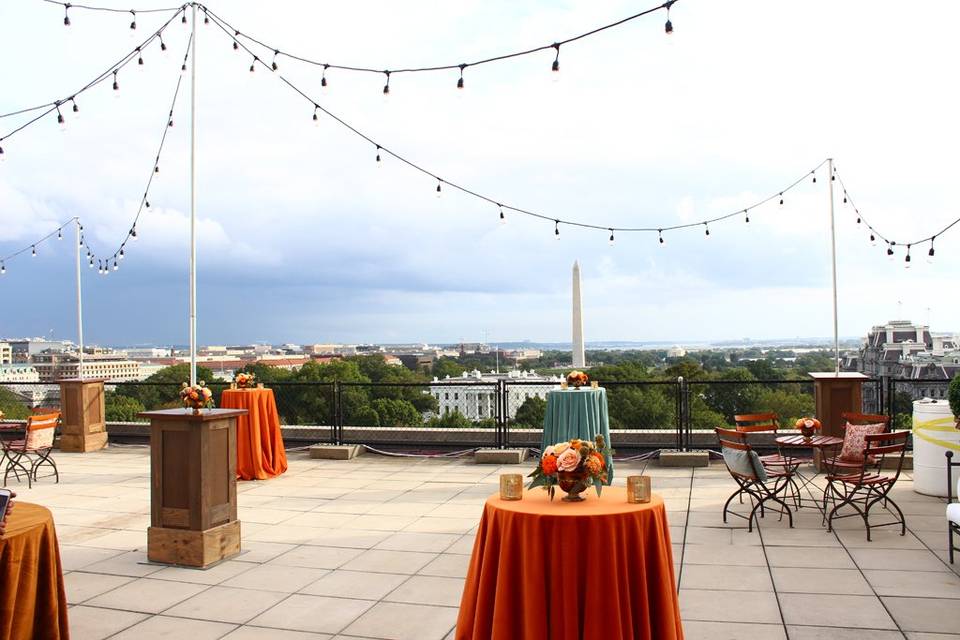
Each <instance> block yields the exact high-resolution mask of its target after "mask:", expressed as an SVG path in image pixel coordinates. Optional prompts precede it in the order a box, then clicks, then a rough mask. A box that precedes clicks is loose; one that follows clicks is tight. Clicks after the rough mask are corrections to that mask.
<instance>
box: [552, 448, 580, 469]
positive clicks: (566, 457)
mask: <svg viewBox="0 0 960 640" xmlns="http://www.w3.org/2000/svg"><path fill="white" fill-rule="evenodd" d="M579 465H580V452H579V451H577V450H576V449H573V448H570V449H567V450H566V451H564V452H563V453H561V454H560V455H559V456H557V468H558V469H560V471H573V470H575V469H576V468H577V467H578V466H579Z"/></svg>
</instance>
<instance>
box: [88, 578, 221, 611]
mask: <svg viewBox="0 0 960 640" xmlns="http://www.w3.org/2000/svg"><path fill="white" fill-rule="evenodd" d="M206 588H207V587H206V586H204V585H198V584H188V583H186V582H180V583H177V584H173V583H171V582H168V581H166V580H153V579H151V578H139V579H137V580H134V581H133V582H128V583H126V584H124V585H122V586H120V587H118V588H116V589H114V590H113V591H108V592H106V593H104V594H102V595H99V596H97V597H95V598H92V599H91V600H88V601H87V604H90V605H92V606H96V607H110V608H111V609H123V610H125V611H140V612H143V613H160V612H161V611H163V610H165V609H168V608H169V607H172V606H173V605H175V604H177V603H178V602H181V601H183V600H186V599H187V598H189V597H191V596H194V595H196V594H198V593H200V592H201V591H203V590H204V589H206Z"/></svg>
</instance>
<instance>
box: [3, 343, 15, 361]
mask: <svg viewBox="0 0 960 640" xmlns="http://www.w3.org/2000/svg"><path fill="white" fill-rule="evenodd" d="M0 364H13V347H11V346H10V343H9V342H0Z"/></svg>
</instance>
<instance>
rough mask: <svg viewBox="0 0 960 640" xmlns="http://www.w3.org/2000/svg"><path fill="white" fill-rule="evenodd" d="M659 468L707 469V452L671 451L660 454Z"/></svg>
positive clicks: (708, 463) (708, 461)
mask: <svg viewBox="0 0 960 640" xmlns="http://www.w3.org/2000/svg"><path fill="white" fill-rule="evenodd" d="M660 466H661V467H709V466H710V452H709V451H671V450H664V451H661V452H660Z"/></svg>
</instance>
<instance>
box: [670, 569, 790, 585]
mask: <svg viewBox="0 0 960 640" xmlns="http://www.w3.org/2000/svg"><path fill="white" fill-rule="evenodd" d="M680 588H681V589H719V590H727V591H773V582H772V581H771V580H770V570H769V569H768V568H767V567H736V566H727V565H716V564H714V565H711V564H688V565H685V566H684V567H683V574H682V576H681V582H680Z"/></svg>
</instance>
